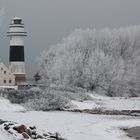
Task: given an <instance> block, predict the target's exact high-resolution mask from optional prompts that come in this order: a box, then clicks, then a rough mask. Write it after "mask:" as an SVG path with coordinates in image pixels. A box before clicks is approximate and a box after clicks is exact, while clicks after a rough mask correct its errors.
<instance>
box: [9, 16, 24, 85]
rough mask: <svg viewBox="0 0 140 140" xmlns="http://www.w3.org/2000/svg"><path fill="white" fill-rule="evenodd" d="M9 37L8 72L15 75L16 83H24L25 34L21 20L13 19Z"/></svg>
mask: <svg viewBox="0 0 140 140" xmlns="http://www.w3.org/2000/svg"><path fill="white" fill-rule="evenodd" d="M7 36H8V37H10V53H9V55H10V56H9V61H10V70H11V72H12V73H13V74H14V75H15V78H16V79H15V80H16V83H18V82H24V81H25V79H26V72H25V58H24V38H25V36H27V33H26V32H25V31H24V24H23V23H22V19H21V18H18V17H14V18H13V19H12V20H11V23H10V25H9V32H7Z"/></svg>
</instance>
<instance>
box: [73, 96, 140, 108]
mask: <svg viewBox="0 0 140 140" xmlns="http://www.w3.org/2000/svg"><path fill="white" fill-rule="evenodd" d="M91 96H92V98H93V101H91V100H90V101H84V102H79V101H72V103H73V104H74V105H75V107H74V109H95V108H102V109H105V110H140V97H137V98H134V97H133V98H125V97H104V96H100V95H96V94H93V95H91Z"/></svg>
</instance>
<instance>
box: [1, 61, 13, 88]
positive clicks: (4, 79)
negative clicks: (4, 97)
mask: <svg viewBox="0 0 140 140" xmlns="http://www.w3.org/2000/svg"><path fill="white" fill-rule="evenodd" d="M2 86H3V87H4V86H15V75H14V74H12V73H11V71H10V70H9V69H8V68H7V67H6V66H5V65H4V64H3V63H0V87H2Z"/></svg>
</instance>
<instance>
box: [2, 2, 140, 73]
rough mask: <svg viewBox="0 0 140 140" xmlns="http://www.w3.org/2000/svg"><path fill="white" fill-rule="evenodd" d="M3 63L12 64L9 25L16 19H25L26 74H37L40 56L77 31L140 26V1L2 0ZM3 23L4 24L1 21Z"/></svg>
mask: <svg viewBox="0 0 140 140" xmlns="http://www.w3.org/2000/svg"><path fill="white" fill-rule="evenodd" d="M0 8H3V12H2V13H3V15H4V16H3V17H4V19H3V22H2V25H1V27H0V61H3V62H4V63H6V64H8V55H9V47H8V46H9V40H8V39H7V37H6V32H7V31H8V24H9V22H10V19H11V18H12V17H14V16H18V17H21V18H23V20H24V23H25V29H26V31H27V32H28V37H27V38H26V41H25V55H26V71H27V73H28V74H32V75H33V74H34V73H35V72H36V71H37V63H36V57H37V56H39V55H40V52H42V51H43V50H46V48H47V47H49V46H50V45H54V44H57V43H59V42H60V41H61V40H62V38H63V37H66V36H68V34H70V33H71V32H72V31H73V30H75V29H76V28H82V29H86V28H97V29H100V28H104V27H110V28H113V27H122V26H124V27H125V26H130V25H137V24H140V0H0ZM0 23H1V21H0Z"/></svg>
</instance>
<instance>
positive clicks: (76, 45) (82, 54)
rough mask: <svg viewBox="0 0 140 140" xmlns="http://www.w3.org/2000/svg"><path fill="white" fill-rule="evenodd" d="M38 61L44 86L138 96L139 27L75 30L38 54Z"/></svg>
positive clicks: (110, 94)
mask: <svg viewBox="0 0 140 140" xmlns="http://www.w3.org/2000/svg"><path fill="white" fill-rule="evenodd" d="M39 61H40V67H41V72H42V73H43V76H44V80H45V81H46V82H47V85H51V84H56V85H58V86H59V85H63V86H70V87H80V88H83V89H86V90H90V91H95V92H96V93H98V94H102V95H108V96H127V97H128V96H139V95H140V94H139V93H140V26H132V27H126V28H120V29H102V30H96V29H93V30H91V29H87V30H80V29H79V30H75V31H74V32H73V33H72V34H71V35H69V36H68V37H67V38H65V39H63V41H62V42H61V43H60V44H57V45H54V46H52V47H50V48H49V49H48V50H46V51H44V52H42V54H41V56H40V58H39Z"/></svg>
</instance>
